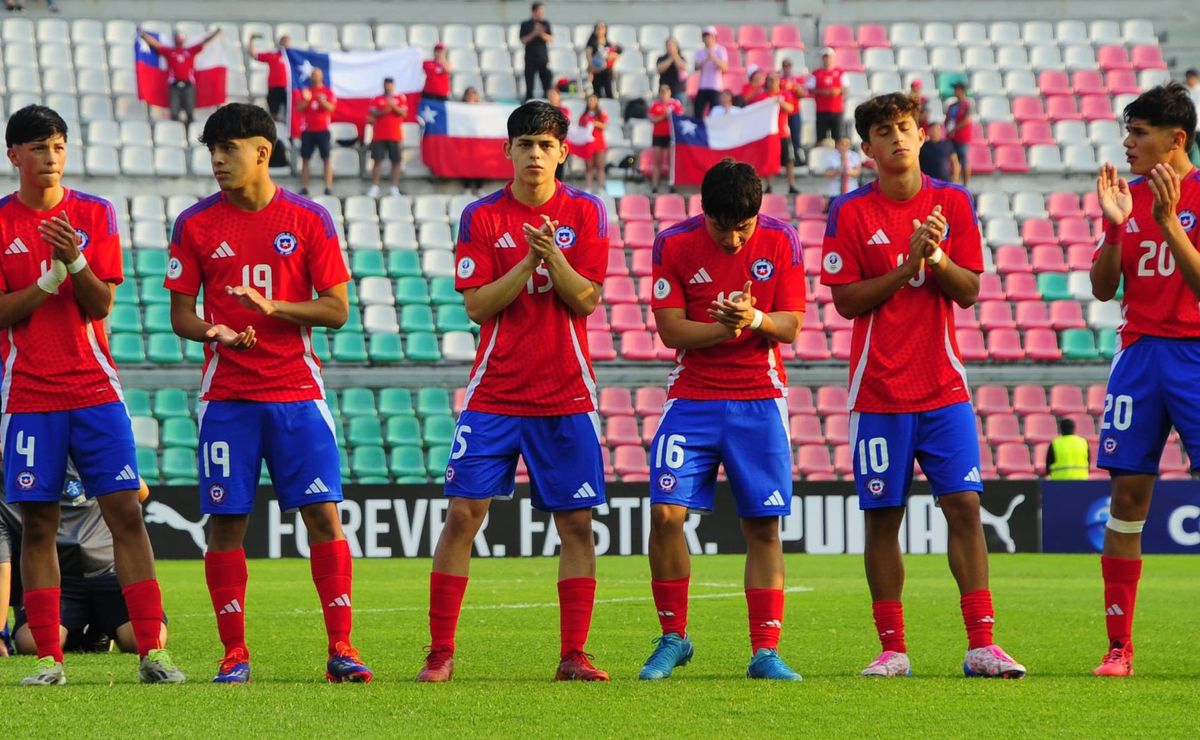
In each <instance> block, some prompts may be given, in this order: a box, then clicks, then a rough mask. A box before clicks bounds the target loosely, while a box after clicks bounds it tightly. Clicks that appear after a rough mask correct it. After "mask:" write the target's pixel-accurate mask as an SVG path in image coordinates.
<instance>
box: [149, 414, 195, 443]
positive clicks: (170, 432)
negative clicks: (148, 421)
mask: <svg viewBox="0 0 1200 740" xmlns="http://www.w3.org/2000/svg"><path fill="white" fill-rule="evenodd" d="M158 438H159V441H161V442H162V444H163V445H165V446H167V447H186V448H188V449H189V450H194V449H196V447H197V446H198V445H199V442H198V440H197V439H196V422H194V421H192V420H191V419H167V420H166V421H164V422H163V423H162V426H160V427H159V429H158Z"/></svg>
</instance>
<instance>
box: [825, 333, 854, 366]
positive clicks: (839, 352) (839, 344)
mask: <svg viewBox="0 0 1200 740" xmlns="http://www.w3.org/2000/svg"><path fill="white" fill-rule="evenodd" d="M853 335H854V333H853V332H852V331H850V330H849V329H836V330H834V331H832V332H830V337H829V354H831V355H833V359H835V360H841V361H843V362H845V361H847V360H849V359H850V347H851V344H852V340H853Z"/></svg>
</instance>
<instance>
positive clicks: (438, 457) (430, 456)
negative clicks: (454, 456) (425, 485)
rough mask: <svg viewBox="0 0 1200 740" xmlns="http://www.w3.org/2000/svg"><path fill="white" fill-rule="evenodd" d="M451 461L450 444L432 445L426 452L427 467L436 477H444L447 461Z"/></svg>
mask: <svg viewBox="0 0 1200 740" xmlns="http://www.w3.org/2000/svg"><path fill="white" fill-rule="evenodd" d="M448 462H450V445H438V446H437V447H430V448H429V449H428V450H427V451H426V454H425V467H426V468H428V469H429V472H430V473H433V474H434V476H435V477H436V478H439V479H440V478H442V477H443V475H444V474H445V472H446V463H448Z"/></svg>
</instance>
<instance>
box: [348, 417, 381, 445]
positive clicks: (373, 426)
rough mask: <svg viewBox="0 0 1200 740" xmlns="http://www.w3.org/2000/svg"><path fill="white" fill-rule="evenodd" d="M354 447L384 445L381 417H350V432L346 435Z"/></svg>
mask: <svg viewBox="0 0 1200 740" xmlns="http://www.w3.org/2000/svg"><path fill="white" fill-rule="evenodd" d="M346 441H348V442H349V443H350V444H351V445H352V446H354V447H362V446H382V445H383V434H382V433H381V432H380V431H379V419H378V418H376V417H374V416H352V417H350V432H349V433H348V434H347V435H346Z"/></svg>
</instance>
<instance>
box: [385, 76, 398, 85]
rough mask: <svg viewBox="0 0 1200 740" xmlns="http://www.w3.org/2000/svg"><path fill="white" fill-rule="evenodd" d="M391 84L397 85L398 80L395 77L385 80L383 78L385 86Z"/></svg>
mask: <svg viewBox="0 0 1200 740" xmlns="http://www.w3.org/2000/svg"><path fill="white" fill-rule="evenodd" d="M389 82H390V83H391V84H393V85H395V84H396V79H395V78H394V77H384V78H383V84H385V85H386V84H388V83H389Z"/></svg>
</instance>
